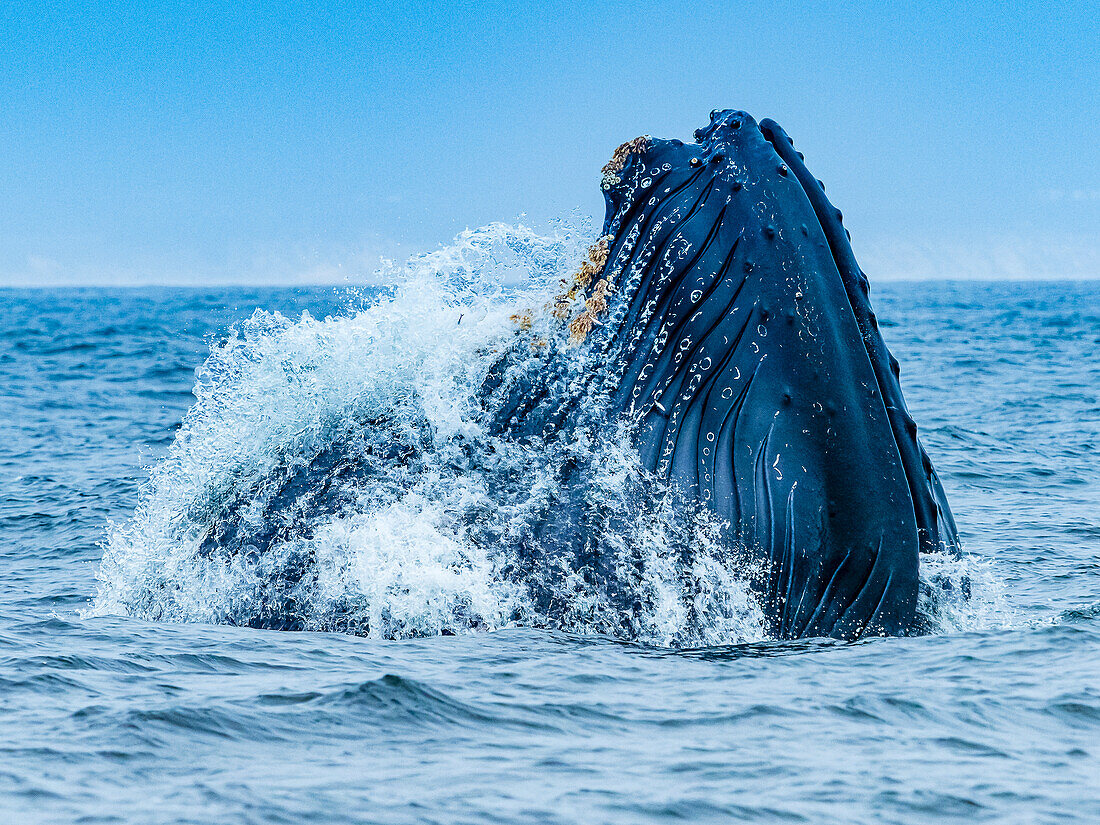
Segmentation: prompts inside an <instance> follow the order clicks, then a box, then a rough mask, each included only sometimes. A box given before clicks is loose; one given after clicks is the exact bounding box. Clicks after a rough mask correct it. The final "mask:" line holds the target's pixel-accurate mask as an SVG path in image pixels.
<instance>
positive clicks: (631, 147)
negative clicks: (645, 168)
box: [600, 135, 649, 189]
mask: <svg viewBox="0 0 1100 825" xmlns="http://www.w3.org/2000/svg"><path fill="white" fill-rule="evenodd" d="M648 148H649V135H642V136H641V137H636V138H634V140H628V141H627V142H626V143H624V144H622V145H621V146H620V147H619V148H618V149H616V150H615V153H614V154H613V155H612V156H611V160H609V161H608V162H607V163H606V164H605V165H604V167H603V169H602V171H603V180H602V181H601V182H600V186H601V187H603V188H604V189H610V188H611V187H612V186H614V185H615V184H617V183H618V182H619V181H620V180H622V178H620V177H619V172H621V171H622V170H623V167H624V166H626V162H627V160H629V159H630V156H631V155H640V154H642V153H643V152H645V151H646V150H647V149H648Z"/></svg>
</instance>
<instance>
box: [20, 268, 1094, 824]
mask: <svg viewBox="0 0 1100 825" xmlns="http://www.w3.org/2000/svg"><path fill="white" fill-rule="evenodd" d="M368 297H369V296H368ZM2 298H3V300H2V302H0V325H2V334H0V428H2V429H0V468H2V474H0V525H2V528H0V529H2V530H3V532H2V539H3V552H2V554H0V565H2V566H3V567H2V570H0V581H3V582H4V586H3V587H0V812H2V813H0V821H4V822H12V823H25V822H50V823H53V822H82V823H109V822H133V823H169V822H172V823H176V822H195V823H212V822H234V823H248V822H263V823H268V822H288V823H299V822H311V823H325V822H334V823H336V822H377V823H414V822H431V823H466V822H469V823H474V822H477V823H482V822H503V823H555V822H585V823H601V822H607V823H650V822H676V821H688V822H768V823H771V822H808V823H834V822H835V823H851V822H898V823H918V822H928V823H943V822H1019V823H1047V822H1049V823H1056V822H1057V823H1065V822H1081V823H1093V822H1097V821H1100V284H1096V283H1073V284H1071V283H1065V284H1047V283H1044V284H1035V285H1032V284H1017V283H1012V284H989V283H946V284H945V283H914V284H885V285H879V286H877V287H876V288H875V289H874V290H873V293H872V298H873V300H874V303H875V307H876V310H877V311H878V314H879V317H880V318H881V319H883V322H884V323H883V334H884V337H885V338H886V340H887V343H888V344H889V346H890V347H891V349H892V350H893V352H894V353H895V354H896V355H897V356H898V358H899V359H900V361H901V363H902V383H903V388H904V390H905V393H906V398H907V400H908V402H909V406H910V408H911V410H912V412H913V414H914V416H915V418H916V420H917V421H918V423H919V424H920V425H921V428H922V437H923V439H924V441H925V444H926V446H927V448H928V451H929V453H930V454H931V456H932V457H933V460H934V461H935V462H936V464H937V467H938V469H939V470H940V475H941V477H942V479H943V482H944V485H945V487H946V489H947V492H948V495H949V497H950V501H951V504H952V506H953V509H954V512H955V516H956V518H957V520H958V523H959V528H960V532H961V535H962V538H963V541H964V543H965V546H966V548H967V550H968V552H969V553H970V554H971V558H969V559H968V560H967V561H966V564H968V565H969V567H968V568H967V571H968V572H969V573H970V574H972V575H973V580H974V582H975V583H976V584H975V586H976V588H977V589H978V590H979V591H980V592H978V593H977V594H976V595H975V597H974V600H973V603H968V604H967V605H965V606H961V607H958V609H957V610H955V611H954V612H950V611H949V612H950V615H948V616H946V618H945V619H944V622H943V631H942V632H940V633H938V634H936V635H932V636H926V637H919V638H903V639H875V640H868V641H863V642H859V643H852V644H845V643H838V642H832V641H802V642H774V641H769V640H767V639H764V638H753V637H752V633H751V621H749V620H750V619H751V616H749V617H747V618H746V619H745V621H746V622H748V624H741V625H737V628H739V629H738V630H737V634H740V635H739V636H737V638H734V639H733V641H735V642H737V643H733V644H710V645H709V646H705V647H701V648H694V649H676V648H670V647H664V646H662V645H661V644H660V643H659V641H660V640H659V639H658V640H655V641H651V642H646V643H625V642H623V641H620V640H616V639H614V638H611V637H608V636H606V635H599V634H595V633H589V632H587V631H586V629H585V627H584V626H583V624H578V626H577V628H576V629H575V631H549V630H533V629H529V628H523V627H508V626H502V627H500V628H499V629H495V630H492V631H482V632H472V633H460V634H459V635H456V636H441V635H427V636H421V637H418V638H405V639H398V640H388V639H381V638H360V637H356V636H352V635H344V634H340V633H332V632H308V633H280V632H275V631H262V630H250V629H246V628H241V627H233V626H230V625H226V624H207V623H202V622H200V621H197V620H198V619H201V618H203V617H204V616H207V615H222V614H216V613H209V614H208V613H205V612H203V611H208V610H211V609H213V608H212V607H211V604H213V602H211V603H205V602H204V603H202V604H199V602H198V601H196V599H197V597H196V596H195V594H194V593H190V591H188V590H187V588H189V587H190V588H192V589H194V590H196V591H198V590H201V587H202V581H199V582H198V583H196V581H197V580H195V579H194V578H193V576H192V578H190V579H189V578H188V576H189V575H191V574H192V573H193V571H190V570H189V569H187V565H186V561H187V559H186V557H182V556H180V555H179V554H178V552H177V551H176V550H173V549H172V548H160V549H158V550H157V553H161V555H157V554H156V553H153V551H152V550H151V549H149V548H145V547H142V546H139V544H135V543H134V541H133V536H134V535H135V534H134V533H133V532H131V533H128V534H126V535H128V536H129V537H130V538H129V539H125V540H124V539H122V538H119V535H120V533H119V530H122V531H123V533H125V531H126V530H127V529H131V531H132V530H133V529H137V528H140V529H139V533H140V531H141V530H147V531H148V530H151V529H152V528H150V527H149V524H151V523H152V522H151V521H150V519H151V518H152V517H150V516H141V515H140V514H139V515H138V516H134V515H133V514H134V512H135V508H138V507H139V505H140V504H141V503H142V502H143V501H145V502H146V504H147V505H148V504H149V501H150V496H152V497H153V499H154V500H153V504H154V505H155V504H156V503H157V501H159V499H157V498H156V497H157V496H161V497H163V496H164V495H165V493H164V491H163V489H161V490H160V492H157V491H154V492H153V493H150V492H149V487H147V486H144V487H143V485H145V483H146V480H147V479H148V478H149V473H150V471H151V468H155V467H157V466H160V467H164V466H166V465H165V464H161V463H159V462H162V460H163V459H164V458H165V456H170V455H171V454H172V453H171V450H172V449H173V448H172V447H171V445H172V443H173V439H174V438H175V436H176V433H177V428H178V427H179V425H180V422H181V420H182V419H183V417H184V415H185V413H186V412H187V410H188V409H189V408H190V407H191V405H192V404H193V403H194V402H195V398H194V396H193V395H192V394H191V389H192V386H193V385H194V384H195V381H196V378H195V369H196V367H197V366H198V365H200V364H201V363H202V362H203V360H204V359H205V358H206V355H207V354H208V352H209V349H210V345H211V343H218V342H219V341H221V340H223V338H222V336H224V335H225V334H226V331H227V329H228V328H229V326H230V325H231V324H233V323H236V322H239V321H240V320H241V319H243V318H246V317H248V316H250V315H251V314H252V311H253V310H254V309H255V308H257V307H260V308H263V309H265V310H279V311H281V312H282V313H283V314H284V315H285V316H287V317H288V318H290V319H295V318H298V316H299V314H300V313H301V312H302V311H303V310H308V311H309V313H310V314H311V315H312V316H313V317H314V318H318V319H320V318H324V317H325V316H327V315H330V314H333V315H347V314H348V312H349V301H350V303H351V306H352V308H354V306H356V305H358V304H360V303H362V301H363V300H364V299H363V298H362V297H361V296H360V297H354V298H350V299H349V297H348V295H347V294H345V293H343V292H340V291H334V290H331V289H328V290H312V291H289V290H282V291H279V290H266V291H256V290H253V291H246V290H230V291H191V290H117V291H111V290H68V291H6V292H3V293H2ZM464 323H465V322H464ZM307 328H308V330H314V327H310V326H308V325H307V326H306V327H302V326H301V325H295V326H293V327H292V330H293V331H294V332H295V334H298V333H300V332H302V330H305V329H307ZM316 330H317V340H320V341H322V342H331V340H332V339H333V338H334V336H335V337H338V335H336V333H337V332H339V331H340V330H343V331H345V332H346V331H348V328H347V327H346V326H340V325H339V324H337V325H335V326H329V327H317V328H316ZM352 331H354V330H352ZM303 334H304V333H303ZM310 334H311V335H312V334H313V332H310ZM436 337H438V335H437V336H436ZM296 340H297V339H296ZM310 340H313V339H310ZM426 340H428V341H429V342H430V341H431V340H432V339H431V336H428V337H427V338H426ZM443 343H444V342H443V341H440V343H439V346H440V347H442V346H443ZM328 345H329V344H327V343H325V344H324V346H328ZM335 351H339V350H338V349H337V350H335ZM324 352H329V350H325V351H324ZM318 353H319V354H318V356H317V358H315V359H314V361H315V362H316V363H312V364H311V369H314V370H320V371H321V372H324V370H326V369H329V367H331V366H332V365H331V364H329V363H327V362H325V361H324V360H323V358H322V355H323V353H321V351H320V350H319V351H318ZM330 355H331V353H330ZM288 357H289V356H288ZM395 357H396V356H395ZM354 360H355V359H352V358H349V359H348V364H347V368H348V369H352V370H354V368H355V363H354ZM333 374H334V375H336V376H337V377H336V378H334V379H333V380H334V381H335V380H337V379H339V376H340V375H343V373H340V374H339V375H337V374H336V373H333ZM356 375H357V374H356V373H354V371H353V372H351V373H348V374H347V376H346V377H345V378H343V379H339V380H346V381H354V380H357V379H356ZM333 386H338V385H337V384H334V385H333ZM273 397H274V396H273ZM279 397H281V396H279ZM322 400H323V399H322ZM273 403H275V402H273ZM281 403H290V402H287V401H285V400H284V401H283V402H281ZM294 403H295V404H297V403H299V402H294ZM445 412H446V411H445V410H444V411H443V412H441V413H440V415H443V414H444V413H445ZM276 413H278V411H272V414H276ZM283 413H285V414H287V415H289V411H286V410H283V411H282V413H278V414H283ZM234 414H237V413H234ZM240 414H241V415H244V413H240ZM248 414H249V415H254V414H256V413H255V410H252V411H251V412H249V413H248ZM226 415H228V414H226ZM226 420H229V421H230V423H232V419H224V418H223V419H222V423H223V424H224V423H225V421H226ZM249 420H251V419H249ZM280 420H281V419H280ZM288 420H289V419H288ZM241 422H242V423H241V425H240V426H239V427H238V429H237V430H235V431H234V430H233V429H232V427H229V429H228V430H226V431H227V432H235V433H236V436H235V437H236V438H238V439H239V441H240V442H241V443H244V442H246V441H248V439H249V438H251V437H252V435H253V433H252V429H254V427H253V425H251V424H248V422H247V421H245V420H244V419H241ZM227 426H228V425H227ZM215 429H216V428H215ZM223 429H224V428H223ZM218 432H222V430H218ZM202 443H206V442H202ZM200 446H201V445H200ZM200 459H201V460H199V461H197V463H195V464H193V465H186V466H188V467H193V468H196V469H195V472H199V471H202V472H205V471H206V470H207V469H208V468H209V467H210V466H216V464H217V462H218V461H219V460H220V459H219V456H217V455H205V456H200ZM173 460H175V459H173ZM203 462H205V463H203ZM173 466H184V465H181V464H179V463H178V462H177V464H176V465H173ZM184 475H185V474H184ZM181 478H182V476H181ZM184 482H186V479H183V480H182V481H180V480H178V483H180V484H182V483H184ZM162 488H163V484H162ZM143 497H144V498H143ZM425 512H427V511H425ZM391 515H392V514H391ZM425 517H426V516H425ZM408 520H411V521H415V519H411V517H410V519H408ZM399 522H400V520H399V519H398V520H396V521H392V522H391V523H388V524H389V526H388V527H387V529H389V530H391V533H386V536H387V537H388V538H386V541H387V542H389V543H391V544H392V543H394V542H397V543H398V544H400V546H401V547H402V548H404V549H403V550H402V552H404V553H406V555H404V556H400V557H397V556H393V555H389V556H378V555H377V553H376V554H375V555H374V556H370V558H372V559H373V558H383V559H384V560H388V562H394V561H395V559H397V560H398V561H400V562H401V563H402V564H403V565H405V566H404V568H402V569H401V570H400V571H399V579H397V581H400V582H408V581H412V580H413V579H412V578H410V577H411V576H413V574H414V573H416V572H417V571H415V570H410V569H409V567H410V566H415V564H416V559H417V558H420V556H417V555H416V554H417V553H428V554H429V556H430V551H431V548H430V547H427V545H426V544H424V543H425V542H427V544H430V543H431V535H430V534H429V535H428V536H427V537H426V538H425V536H424V535H422V534H421V533H417V532H415V531H413V532H409V531H410V530H412V529H413V528H418V527H419V526H421V525H417V524H409V523H399ZM372 524H373V523H372ZM112 525H113V526H112ZM127 525H129V527H128V526H127ZM135 525H136V528H135ZM360 528H361V529H365V528H363V527H362V525H359V528H357V529H360ZM375 528H378V524H374V527H373V528H372V529H375ZM398 528H400V530H398ZM379 529H380V528H379ZM401 530H403V531H404V532H401ZM392 531H397V532H392ZM141 535H144V533H142V534H141ZM355 535H359V536H360V539H357V540H358V541H360V544H359V545H355V546H356V547H359V548H360V552H363V551H362V548H363V547H365V546H367V545H365V544H362V542H363V541H366V540H365V539H362V538H361V535H362V534H353V538H354V536H355ZM394 536H396V537H397V538H393V537H394ZM418 537H419V538H418ZM417 541H421V544H419V545H418V544H417ZM341 546H343V545H341ZM105 548H106V549H107V552H108V553H112V552H113V553H116V554H117V557H118V558H119V559H121V560H122V562H123V563H122V564H121V565H115V566H111V565H103V566H101V565H100V560H101V558H102V556H103V554H104V552H105ZM410 548H411V549H410ZM146 550H148V551H149V553H150V555H149V557H148V559H146V562H148V563H147V564H145V565H144V566H142V565H140V564H130V562H131V561H132V560H133V558H134V554H135V553H138V554H140V553H142V552H145V551H146ZM375 550H377V548H375ZM162 551H163V552H162ZM372 552H375V551H372ZM357 558H360V561H361V560H362V557H357ZM374 572H376V571H372V570H371V569H369V565H368V569H365V570H359V571H358V572H357V573H356V575H355V576H351V577H345V578H343V579H340V583H341V586H343V587H361V586H364V583H365V582H368V583H369V582H370V581H372V580H373V579H372V576H373V575H374ZM97 575H98V577H99V578H98V579H97ZM388 575H398V574H397V573H391V574H388ZM141 577H146V578H148V577H156V578H158V581H160V584H161V585H163V584H164V583H165V582H167V583H169V585H170V588H169V589H171V588H174V589H173V590H172V593H173V594H174V595H172V596H171V599H169V597H168V596H167V595H165V590H164V587H161V589H160V590H158V591H156V592H158V593H160V594H161V595H160V596H159V597H158V598H160V599H162V601H160V602H157V603H156V604H155V605H153V606H152V607H151V606H150V605H151V604H152V603H151V602H150V601H149V598H148V596H149V593H150V592H153V591H151V590H150V589H149V587H148V582H145V581H141V580H139V579H140V578H141ZM203 581H207V580H203ZM432 581H433V582H434V581H436V580H435V579H433V580H432ZM215 584H217V586H218V587H223V588H228V589H226V590H225V593H229V594H230V595H233V594H236V596H235V597H237V596H239V594H240V592H241V591H240V589H239V588H240V587H241V586H243V585H242V581H237V580H232V581H229V582H228V583H226V582H221V583H213V584H209V586H210V587H211V588H214V589H216V587H215ZM245 584H247V583H245ZM447 586H451V585H449V584H448V585H447ZM461 586H462V587H464V588H466V590H463V593H467V591H470V588H475V586H480V585H478V583H477V582H472V583H471V581H466V580H464V581H463V582H462V583H461ZM233 588H237V589H233ZM475 589H476V588H475ZM219 592H221V591H219ZM425 592H427V591H425ZM431 592H433V593H434V592H436V591H431ZM470 592H473V591H470ZM181 593H183V594H184V595H188V594H189V595H188V598H190V599H191V600H190V601H186V600H183V597H182V596H181V595H180V594H181ZM97 594H98V598H97ZM135 594H138V595H140V596H141V597H142V599H144V601H142V600H141V599H138V598H137V596H136V595H135ZM478 594H480V595H478ZM223 595H224V594H223ZM429 595H430V594H429ZM475 596H476V598H484V599H489V598H490V596H494V594H490V593H488V591H485V592H482V591H477V592H476V593H475ZM494 597H495V596H494ZM219 598H221V597H219ZM225 598H229V596H226V597H225ZM471 598H474V597H471ZM475 600H476V599H475ZM487 603H488V602H487ZM169 604H170V605H171V606H172V610H169V609H168V607H166V605H169ZM220 604H221V603H220V602H219V603H217V604H214V607H218V605H220ZM425 604H426V605H427V604H428V602H425ZM431 604H435V602H431ZM135 605H138V606H135ZM429 606H430V605H429ZM139 607H140V609H139ZM414 607H415V606H413V607H410V606H409V604H404V606H403V608H402V609H404V610H406V614H404V615H407V616H412V617H413V618H416V620H417V621H420V620H423V619H424V617H425V616H428V618H431V616H434V615H436V614H430V615H429V614H428V613H424V612H423V611H424V610H427V607H425V606H424V605H421V606H420V607H421V608H422V610H421V613H415V610H414ZM388 609H391V610H392V609H394V605H393V604H390V605H388ZM433 609H434V608H433ZM143 611H144V612H143ZM157 611H160V612H159V613H157ZM173 611H174V612H173ZM188 611H191V612H188ZM120 613H122V614H128V615H118V614H120ZM414 613H415V616H414ZM154 614H157V615H160V616H162V617H163V618H166V619H172V621H150V620H149V617H150V616H152V615H154ZM410 621H412V619H410ZM418 626H419V625H418ZM730 632H731V633H733V631H730ZM409 635H415V634H409ZM735 635H736V634H735Z"/></svg>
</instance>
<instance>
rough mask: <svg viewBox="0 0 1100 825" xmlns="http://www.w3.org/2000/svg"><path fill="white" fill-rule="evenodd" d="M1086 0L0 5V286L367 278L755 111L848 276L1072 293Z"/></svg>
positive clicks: (1087, 37)
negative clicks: (713, 114)
mask: <svg viewBox="0 0 1100 825" xmlns="http://www.w3.org/2000/svg"><path fill="white" fill-rule="evenodd" d="M1098 55H1100V8H1098V6H1097V4H1096V3H1095V2H1080V3H1072V2H1070V3H1054V2H1044V3H1038V2H1037V3H1011V2H999V3H994V2H981V0H975V1H974V2H969V3H942V4H940V3H934V2H922V3H905V2H881V3H842V2H836V1H835V0H833V2H822V3H812V2H807V3H783V2H772V3H757V2H745V1H744V0H741V1H739V2H730V1H729V0H727V2H715V3H693V2H668V1H667V0H666V1H665V2H579V0H578V2H573V3H554V2H544V3H524V2H519V0H516V2H507V3H503V2H498V3H478V2H463V3H451V2H435V3H402V2H391V3H386V4H375V3H370V2H365V3H364V2H361V3H311V2H297V3H286V4H282V3H278V4H276V3H264V4H256V3H247V2H238V3H207V2H203V0H186V2H173V3H168V2H163V3H125V2H120V0H115V1H114V2H90V3H82V2H79V0H70V2H64V3H55V2H49V0H45V1H44V2H43V0H40V2H34V3H21V2H6V3H4V4H3V5H2V7H0V107H2V111H3V114H2V116H0V285H7V286H13V285H14V286H23V285H33V286H45V285H67V284H74V285H93V284H95V285H108V284H120V285H136V284H226V283H247V284H283V283H286V284H293V283H343V282H347V281H351V282H370V281H371V279H372V278H375V277H377V272H378V269H379V262H380V260H381V259H382V258H392V259H395V260H398V261H400V260H403V259H405V258H406V257H408V256H409V255H412V254H415V253H417V252H421V251H430V250H432V249H435V248H438V247H439V246H440V245H443V244H447V243H448V242H449V241H450V240H451V239H452V238H453V237H454V235H455V234H456V233H458V232H460V231H461V230H463V229H465V228H467V227H477V226H481V225H484V224H487V223H490V222H494V221H503V222H509V223H515V222H521V223H524V224H526V225H528V226H531V227H533V228H535V229H539V230H542V229H543V228H550V227H553V225H554V222H555V221H556V220H561V219H565V220H567V221H569V222H573V223H576V222H578V221H582V222H583V220H584V219H585V218H586V217H590V218H591V219H592V220H594V221H595V223H596V226H597V227H598V224H599V221H600V220H602V215H603V199H602V195H601V193H600V190H599V178H600V172H599V170H600V167H601V166H602V165H603V163H604V162H605V161H606V160H607V158H608V157H609V156H610V154H611V152H612V151H613V150H614V148H615V147H616V146H617V145H618V144H619V143H621V142H623V141H625V140H628V139H630V138H632V137H634V136H636V135H639V134H651V135H654V136H659V137H669V138H671V137H680V138H682V139H687V140H690V139H691V133H692V131H693V130H694V129H695V128H696V127H697V126H701V125H704V124H705V123H706V122H707V121H708V115H709V113H710V111H711V110H712V109H715V108H738V109H745V110H747V111H749V112H750V113H751V114H753V115H754V116H755V117H756V118H757V119H762V118H764V117H772V118H774V119H775V120H777V121H778V122H779V123H780V124H782V125H783V127H784V128H785V129H786V131H787V132H788V133H789V134H790V135H791V136H792V137H793V138H794V141H795V143H796V145H797V146H798V148H799V149H800V150H801V151H803V152H804V153H805V155H806V159H807V164H808V166H809V167H810V169H811V171H813V172H814V174H815V175H817V177H819V178H821V179H822V180H824V181H825V183H826V186H827V187H828V191H829V195H830V198H831V199H832V200H833V202H834V203H835V204H836V205H837V206H838V207H840V208H841V209H842V210H843V211H844V214H845V225H846V226H847V227H848V228H849V229H850V231H851V232H852V236H853V246H854V248H855V252H856V255H857V257H858V258H859V260H860V262H861V264H862V266H863V269H864V270H865V271H866V272H867V273H868V275H869V277H870V278H871V279H872V281H874V280H876V279H894V278H943V277H956V278H1083V277H1100V159H1098V158H1100V60H1098Z"/></svg>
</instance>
